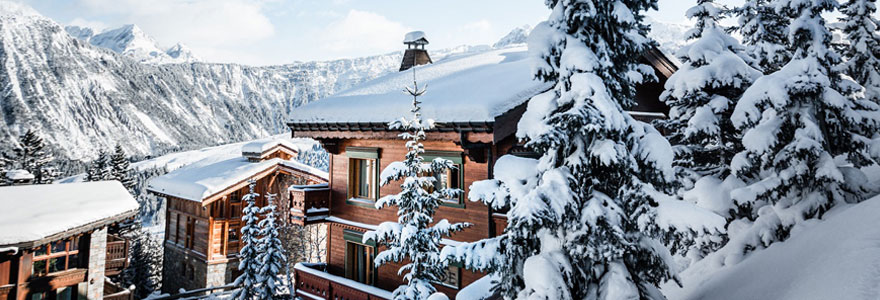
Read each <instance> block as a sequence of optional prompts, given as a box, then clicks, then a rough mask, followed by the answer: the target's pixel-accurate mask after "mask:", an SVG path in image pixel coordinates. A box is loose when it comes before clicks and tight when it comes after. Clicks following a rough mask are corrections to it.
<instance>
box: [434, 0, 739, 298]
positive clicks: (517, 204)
mask: <svg viewBox="0 0 880 300" xmlns="http://www.w3.org/2000/svg"><path fill="white" fill-rule="evenodd" d="M547 4H548V5H549V6H550V7H551V8H552V13H551V15H550V18H549V20H548V21H546V22H543V23H541V24H539V25H538V26H537V27H536V28H535V29H534V31H532V33H531V36H530V37H529V51H530V52H531V53H532V55H534V56H536V57H537V59H536V61H538V63H537V66H536V68H535V70H536V77H538V78H539V79H542V80H544V81H547V82H553V83H555V86H554V88H553V89H551V90H549V91H547V92H544V93H542V94H539V95H537V96H535V97H532V98H531V99H530V100H529V103H528V108H527V110H526V112H525V114H524V115H523V117H522V119H521V120H520V123H519V125H518V126H519V127H518V131H517V136H518V137H520V138H524V139H526V140H527V141H528V142H527V144H526V146H527V147H529V148H531V149H533V150H534V151H536V152H538V153H542V156H541V158H540V159H538V160H533V159H528V158H518V157H513V156H510V155H507V156H503V157H501V158H500V159H499V160H498V161H497V162H496V164H495V172H494V175H495V179H492V180H486V181H480V182H477V183H474V184H473V185H472V186H471V191H470V194H469V195H468V197H469V198H470V199H471V200H475V199H483V200H484V201H485V202H486V203H487V204H488V205H490V206H491V207H493V208H495V209H499V210H503V209H507V210H508V213H507V218H508V225H507V227H506V228H505V231H504V233H503V234H502V235H500V236H498V237H496V238H492V239H486V240H483V241H479V242H476V243H466V244H463V245H461V246H457V247H447V248H448V249H444V251H443V255H444V256H445V257H449V258H451V259H455V260H459V261H461V262H463V263H464V264H465V266H466V267H469V268H472V269H477V270H486V271H489V272H491V273H493V275H495V276H497V277H498V278H499V283H498V285H497V286H496V289H497V290H498V292H500V293H501V295H502V296H504V298H505V299H664V297H663V295H662V294H661V293H660V291H659V290H658V289H657V285H658V284H659V283H660V282H663V281H665V280H667V279H671V278H675V277H674V274H673V271H672V266H673V263H674V262H672V261H671V259H670V257H671V256H670V253H669V250H667V249H666V248H665V247H664V246H663V244H662V241H663V240H664V239H665V237H669V236H675V235H676V232H678V230H677V228H674V226H672V225H670V224H671V223H673V222H669V220H671V219H674V218H681V219H682V220H688V221H690V220H695V219H700V218H690V216H687V215H686V214H690V213H707V212H706V211H704V210H699V209H697V208H695V207H693V206H692V205H689V204H688V203H686V202H684V201H680V200H676V199H674V198H672V197H671V196H669V195H668V194H667V193H668V191H669V190H670V189H671V186H672V184H671V181H672V180H673V179H674V173H673V170H672V156H673V155H672V149H671V146H670V145H669V143H668V141H667V140H666V139H665V138H663V137H662V136H661V135H660V134H659V133H658V132H657V131H656V130H655V129H654V128H653V127H651V126H649V125H647V124H644V123H642V122H639V121H636V120H634V119H633V118H632V117H631V116H630V115H629V114H627V113H626V112H625V110H626V109H629V108H632V107H633V106H634V105H635V100H634V99H635V98H634V94H635V87H636V84H638V83H640V82H643V81H647V80H651V79H653V70H652V69H651V68H650V67H648V66H645V65H641V64H639V63H638V59H639V57H640V56H641V54H642V53H643V51H646V50H647V49H648V48H649V47H652V46H653V43H652V42H651V41H649V40H648V39H647V38H646V37H645V34H646V33H647V30H648V28H647V27H646V26H645V25H643V24H644V23H643V19H644V16H643V13H644V11H646V10H647V9H652V8H656V1H627V2H621V1H599V0H595V1H575V0H557V1H547ZM661 206H667V207H666V208H665V209H664V210H662V211H663V213H661V210H660V209H659V207H661ZM673 212H674V213H673ZM670 213H672V214H673V215H675V216H674V217H673V216H671V215H670ZM708 214H709V215H714V214H711V213H708ZM714 216H715V221H713V223H714V225H709V226H703V227H702V228H697V226H695V227H693V228H685V230H693V231H697V232H701V231H705V230H718V228H719V227H723V225H724V220H723V219H722V218H720V217H718V216H717V215H714ZM688 225H690V224H688ZM486 253H489V254H490V255H485V254H486ZM491 253H498V254H491Z"/></svg>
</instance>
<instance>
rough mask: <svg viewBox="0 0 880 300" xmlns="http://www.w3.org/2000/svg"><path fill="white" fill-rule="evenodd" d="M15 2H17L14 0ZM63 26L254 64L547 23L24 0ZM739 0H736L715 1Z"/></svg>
mask: <svg viewBox="0 0 880 300" xmlns="http://www.w3.org/2000/svg"><path fill="white" fill-rule="evenodd" d="M19 1H22V0H19ZM23 2H25V3H27V4H29V5H31V6H32V7H34V8H35V9H36V10H37V11H39V12H40V13H42V14H44V15H46V16H48V17H50V18H52V19H54V20H56V21H58V22H60V23H62V24H65V25H71V24H72V25H84V26H89V27H93V28H98V29H101V28H113V27H118V26H121V25H124V24H137V25H138V26H139V27H141V28H142V29H143V30H144V31H145V32H146V33H147V34H149V35H151V36H152V37H153V38H154V39H156V41H158V42H159V44H160V45H163V46H171V45H173V44H175V43H177V42H178V41H179V42H182V43H184V44H186V45H187V46H189V47H190V48H192V50H193V52H195V54H196V55H198V56H200V57H202V58H203V59H204V60H207V61H212V62H236V63H243V64H251V65H270V64H282V63H289V62H292V61H297V60H300V61H308V60H327V59H334V58H344V57H359V56H367V55H373V54H381V53H387V52H390V51H395V50H399V49H402V48H403V46H402V45H401V40H402V39H403V35H404V34H405V33H406V32H408V31H411V30H423V31H425V32H426V34H427V36H428V39H429V40H430V41H431V45H430V46H429V47H431V48H434V49H440V48H447V47H453V46H457V45H462V44H470V45H476V44H491V43H493V42H495V41H496V40H498V39H499V38H500V37H502V36H503V35H504V34H506V33H507V32H509V31H510V30H511V29H513V28H515V27H517V26H521V25H524V24H528V25H532V26H533V25H535V24H536V23H538V22H540V21H542V20H544V19H546V17H547V15H548V14H549V9H548V8H547V7H546V6H544V1H542V0H442V1H440V0H436V1H402V0H399V1H392V0H369V1H367V0H321V1H317V0H251V1H248V0H150V1H145V0H23ZM692 2H695V1H685V0H660V4H659V5H660V9H659V11H655V12H651V13H649V15H650V16H651V17H653V18H655V19H657V20H660V21H665V22H675V23H686V22H687V20H685V18H684V16H683V15H684V11H685V10H686V9H687V8H688V7H689V6H691V5H693V3H692ZM721 2H723V3H731V4H736V3H738V2H741V1H738V0H728V1H721Z"/></svg>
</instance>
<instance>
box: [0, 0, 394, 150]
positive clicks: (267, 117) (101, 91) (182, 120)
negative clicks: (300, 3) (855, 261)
mask: <svg viewBox="0 0 880 300" xmlns="http://www.w3.org/2000/svg"><path fill="white" fill-rule="evenodd" d="M105 33H106V32H105ZM109 36H110V35H107V37H109ZM96 37H97V36H93V37H91V39H90V42H89V43H87V42H84V41H83V40H80V39H77V38H74V37H72V36H71V35H69V34H68V32H67V31H65V30H64V28H62V27H61V26H60V25H59V24H58V23H56V22H54V21H52V20H50V19H48V18H46V17H43V16H41V15H40V14H39V13H37V12H35V11H34V10H33V9H31V8H29V7H27V6H24V5H21V4H17V3H13V2H0V49H2V50H0V120H2V122H0V139H2V141H4V142H2V143H0V151H3V152H7V153H8V152H9V150H10V148H12V147H14V146H16V143H17V142H16V140H17V138H18V136H19V135H20V134H21V133H22V132H24V131H25V130H27V128H35V129H37V130H38V131H39V132H40V133H41V134H42V135H43V136H44V137H45V138H46V141H47V143H48V144H50V145H53V146H54V147H55V149H54V150H56V152H57V153H58V154H59V156H61V157H67V158H71V159H85V160H89V159H91V158H94V157H95V156H96V153H97V151H98V150H99V149H110V147H112V146H113V145H115V144H116V143H119V144H121V145H122V146H123V147H124V148H125V150H126V151H128V152H129V153H132V154H135V155H155V154H158V153H164V152H168V151H173V150H178V149H195V148H201V147H204V146H209V145H216V144H221V143H227V142H235V141H242V140H249V139H253V138H256V137H262V136H267V135H270V134H278V133H283V132H285V131H286V128H285V126H284V120H285V119H286V115H287V113H288V112H290V110H291V109H293V108H294V107H297V106H299V105H301V104H302V103H306V102H309V101H314V100H315V99H318V98H321V97H323V96H326V95H329V94H331V93H333V92H335V91H338V90H342V89H345V88H347V87H350V86H352V85H355V84H357V83H360V82H362V81H365V80H368V79H371V78H374V77H376V76H378V75H381V74H384V73H387V72H391V71H393V70H396V69H397V68H398V67H399V64H400V59H401V56H400V54H399V53H395V54H389V55H377V56H371V57H364V58H357V59H341V60H334V61H328V62H308V63H294V64H289V65H283V66H272V67H248V66H242V65H238V64H207V63H191V64H162V65H154V64H143V63H139V62H138V61H136V60H133V59H130V58H129V57H127V56H125V55H123V54H120V53H116V52H114V51H110V50H108V49H105V48H101V47H96V46H94V45H92V44H91V42H92V41H93V40H94V39H95V38H96ZM107 40H108V41H109V40H113V39H107ZM123 40H124V39H123ZM119 41H121V40H119ZM100 44H102V45H111V46H112V45H113V44H112V43H109V44H108V43H100Z"/></svg>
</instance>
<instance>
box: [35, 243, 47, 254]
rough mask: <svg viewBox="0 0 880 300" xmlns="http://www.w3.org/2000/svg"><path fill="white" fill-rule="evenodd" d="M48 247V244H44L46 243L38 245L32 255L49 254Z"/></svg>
mask: <svg viewBox="0 0 880 300" xmlns="http://www.w3.org/2000/svg"><path fill="white" fill-rule="evenodd" d="M48 247H49V246H46V245H44V246H40V247H39V248H37V249H36V250H34V256H41V255H46V254H49V252H48Z"/></svg>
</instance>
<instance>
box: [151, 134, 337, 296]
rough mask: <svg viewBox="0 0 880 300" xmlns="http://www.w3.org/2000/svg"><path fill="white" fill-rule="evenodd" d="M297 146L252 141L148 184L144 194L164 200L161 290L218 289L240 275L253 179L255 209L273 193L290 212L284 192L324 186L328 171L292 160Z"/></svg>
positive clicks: (285, 141) (279, 141) (278, 140)
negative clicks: (246, 198)
mask: <svg viewBox="0 0 880 300" xmlns="http://www.w3.org/2000/svg"><path fill="white" fill-rule="evenodd" d="M297 153H298V146H297V145H296V144H294V143H293V142H291V141H289V140H287V139H270V140H261V141H255V142H251V143H248V144H245V145H244V146H242V150H241V154H240V155H239V154H232V155H219V156H217V157H211V158H207V159H204V160H202V161H199V162H196V163H193V164H191V165H188V166H186V167H183V168H181V169H178V170H175V171H173V172H170V173H168V174H166V175H163V176H159V177H156V178H153V179H152V180H150V182H149V183H148V185H147V191H149V192H151V193H153V194H156V195H159V196H162V197H165V199H166V215H165V220H166V222H165V243H164V244H165V249H164V255H165V259H164V268H163V276H162V280H163V283H162V289H163V291H165V292H168V293H176V292H177V291H178V290H179V289H181V288H183V289H186V290H194V289H200V288H205V287H209V286H215V287H218V286H223V285H226V284H228V283H231V282H233V281H234V280H235V278H236V277H237V276H238V275H239V272H238V252H239V249H240V247H241V246H242V245H241V244H240V242H239V237H240V234H241V225H242V224H241V212H242V208H243V206H245V205H247V204H246V203H243V202H242V197H243V196H244V195H245V194H247V193H248V189H249V181H250V180H254V181H256V188H255V192H256V193H258V194H260V196H259V197H257V199H256V204H257V205H258V206H265V205H266V204H267V197H266V195H267V194H276V195H277V198H276V199H277V201H278V202H277V203H276V205H278V207H279V211H288V210H289V208H290V204H289V203H290V201H291V198H290V196H289V195H290V194H289V193H288V192H287V191H288V188H289V187H291V186H297V185H309V184H320V183H326V182H327V177H328V175H327V173H326V172H324V171H321V170H317V169H314V168H311V167H309V166H306V165H304V164H302V163H299V162H296V161H293V160H291V159H292V158H294V157H296V155H297Z"/></svg>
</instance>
